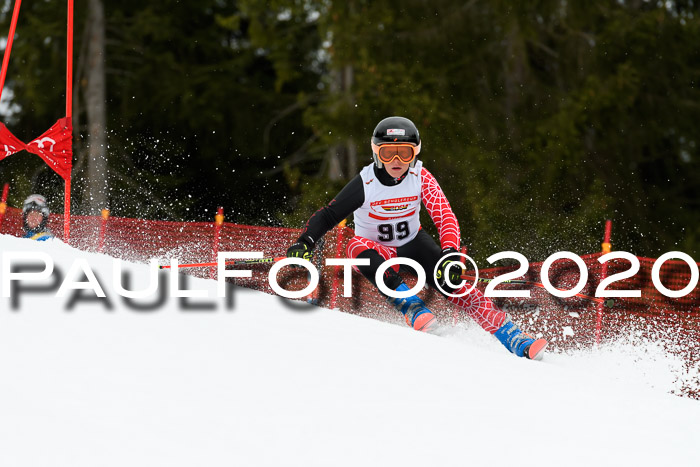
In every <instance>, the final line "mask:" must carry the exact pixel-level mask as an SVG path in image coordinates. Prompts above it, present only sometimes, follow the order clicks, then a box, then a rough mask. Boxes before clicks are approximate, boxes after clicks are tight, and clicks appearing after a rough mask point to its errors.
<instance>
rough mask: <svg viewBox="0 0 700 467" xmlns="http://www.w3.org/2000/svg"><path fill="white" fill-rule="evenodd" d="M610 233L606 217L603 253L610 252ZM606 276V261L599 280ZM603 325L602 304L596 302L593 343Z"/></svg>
mask: <svg viewBox="0 0 700 467" xmlns="http://www.w3.org/2000/svg"><path fill="white" fill-rule="evenodd" d="M611 234H612V221H611V220H610V219H607V220H606V221H605V235H604V237H603V243H602V245H601V247H602V252H603V254H605V253H610V251H611V250H612V245H611V244H610V237H611ZM606 277H608V263H607V262H605V263H603V266H602V268H601V271H600V280H601V281H602V280H604V279H605V278H606ZM602 326H603V304H602V303H598V306H597V308H596V322H595V345H596V346H597V345H598V344H599V343H600V331H601V328H602Z"/></svg>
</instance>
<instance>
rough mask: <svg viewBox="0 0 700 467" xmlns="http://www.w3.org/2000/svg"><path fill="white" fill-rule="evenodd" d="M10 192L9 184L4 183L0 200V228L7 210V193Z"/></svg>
mask: <svg viewBox="0 0 700 467" xmlns="http://www.w3.org/2000/svg"><path fill="white" fill-rule="evenodd" d="M9 192H10V184H9V183H5V186H4V187H2V200H0V228H2V221H3V220H4V219H5V211H7V195H8V193H9Z"/></svg>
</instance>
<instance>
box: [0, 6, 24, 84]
mask: <svg viewBox="0 0 700 467" xmlns="http://www.w3.org/2000/svg"><path fill="white" fill-rule="evenodd" d="M20 6H22V0H15V8H14V10H13V11H12V22H11V23H10V32H9V34H8V35H7V44H6V45H5V53H4V55H3V57H2V71H0V98H2V90H3V88H4V87H5V77H6V76H7V66H8V64H9V63H10V53H11V52H12V41H14V39H15V29H17V18H18V17H19V7H20Z"/></svg>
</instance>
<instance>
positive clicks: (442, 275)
mask: <svg viewBox="0 0 700 467" xmlns="http://www.w3.org/2000/svg"><path fill="white" fill-rule="evenodd" d="M445 255H449V256H445ZM440 258H441V260H440V263H439V264H438V268H437V272H436V273H435V280H436V281H437V283H438V284H440V287H442V288H443V289H445V290H447V291H450V290H455V288H454V287H451V286H450V285H449V284H448V282H447V280H446V279H447V274H448V268H449V279H450V281H449V282H451V283H452V284H459V283H461V282H462V268H461V267H458V266H452V267H450V264H453V263H459V262H460V259H461V257H460V256H459V254H457V250H455V249H454V248H451V247H450V248H445V249H443V250H442V255H441V256H440Z"/></svg>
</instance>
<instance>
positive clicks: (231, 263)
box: [158, 256, 286, 269]
mask: <svg viewBox="0 0 700 467" xmlns="http://www.w3.org/2000/svg"><path fill="white" fill-rule="evenodd" d="M285 258H286V256H278V257H276V258H256V259H237V260H231V261H226V262H225V263H224V264H226V266H239V265H241V264H264V263H276V262H277V261H279V260H282V259H285ZM218 264H219V263H216V262H214V263H190V264H178V265H177V267H178V268H205V267H208V266H217V265H218ZM158 268H159V269H169V268H170V265H169V264H165V265H162V266H158Z"/></svg>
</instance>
